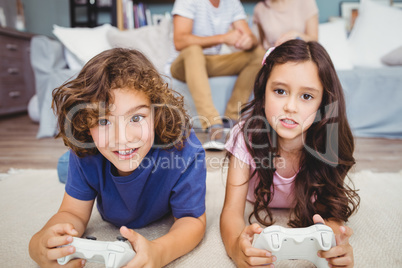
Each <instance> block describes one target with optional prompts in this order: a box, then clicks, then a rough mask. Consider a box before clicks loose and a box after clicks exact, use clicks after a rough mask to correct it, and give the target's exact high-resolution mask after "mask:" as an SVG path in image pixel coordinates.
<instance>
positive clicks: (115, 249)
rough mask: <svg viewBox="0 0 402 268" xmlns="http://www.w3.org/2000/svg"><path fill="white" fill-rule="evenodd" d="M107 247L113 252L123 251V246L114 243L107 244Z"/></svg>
mask: <svg viewBox="0 0 402 268" xmlns="http://www.w3.org/2000/svg"><path fill="white" fill-rule="evenodd" d="M107 249H108V250H112V251H115V252H122V253H123V252H124V247H121V246H118V245H114V244H109V245H107Z"/></svg>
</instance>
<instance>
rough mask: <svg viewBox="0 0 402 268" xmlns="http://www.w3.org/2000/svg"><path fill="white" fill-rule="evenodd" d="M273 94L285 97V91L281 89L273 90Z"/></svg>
mask: <svg viewBox="0 0 402 268" xmlns="http://www.w3.org/2000/svg"><path fill="white" fill-rule="evenodd" d="M274 92H275V93H276V94H278V95H285V93H286V92H285V90H283V89H275V90H274Z"/></svg>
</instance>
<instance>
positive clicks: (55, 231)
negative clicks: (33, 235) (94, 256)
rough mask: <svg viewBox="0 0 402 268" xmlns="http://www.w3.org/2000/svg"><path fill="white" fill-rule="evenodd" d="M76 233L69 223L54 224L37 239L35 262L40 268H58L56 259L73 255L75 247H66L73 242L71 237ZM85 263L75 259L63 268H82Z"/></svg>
mask: <svg viewBox="0 0 402 268" xmlns="http://www.w3.org/2000/svg"><path fill="white" fill-rule="evenodd" d="M77 235H78V232H77V231H76V230H75V229H74V226H73V225H72V224H69V223H65V224H56V225H53V226H51V227H50V228H48V229H47V230H45V231H44V232H43V233H42V234H41V235H40V238H39V240H38V241H39V244H38V245H37V246H35V245H33V246H32V247H36V254H35V255H36V256H37V257H38V259H37V260H36V261H37V262H38V264H39V265H40V267H60V265H59V264H58V263H57V259H58V258H61V257H65V256H67V255H70V254H73V253H74V252H75V247H73V246H66V247H60V246H62V245H67V244H69V243H71V242H72V241H73V236H77ZM84 265H85V261H84V260H82V259H75V260H71V261H69V262H68V263H67V264H66V265H65V266H64V267H66V268H67V267H68V268H70V267H84Z"/></svg>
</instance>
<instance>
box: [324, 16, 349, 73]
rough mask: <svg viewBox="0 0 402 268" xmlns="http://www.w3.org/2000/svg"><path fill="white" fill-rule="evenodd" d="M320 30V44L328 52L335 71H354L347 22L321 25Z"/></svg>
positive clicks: (339, 21) (338, 21)
mask: <svg viewBox="0 0 402 268" xmlns="http://www.w3.org/2000/svg"><path fill="white" fill-rule="evenodd" d="M318 30H319V34H318V42H320V44H321V45H322V46H323V47H324V48H325V49H326V50H327V52H328V54H329V56H330V57H331V60H332V62H333V64H334V66H335V69H336V70H351V69H353V63H352V60H351V58H350V49H349V44H348V40H347V33H346V24H345V21H344V20H337V21H334V22H327V23H320V25H319V26H318Z"/></svg>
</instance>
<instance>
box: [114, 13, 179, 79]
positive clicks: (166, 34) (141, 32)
mask: <svg viewBox="0 0 402 268" xmlns="http://www.w3.org/2000/svg"><path fill="white" fill-rule="evenodd" d="M171 27H172V22H171V21H170V20H163V21H162V22H161V23H160V24H158V25H152V26H144V27H141V28H137V29H131V30H126V31H120V30H118V29H116V28H114V29H110V30H109V31H108V33H107V39H108V40H109V43H110V44H111V46H112V47H122V48H130V49H137V50H139V51H140V52H142V53H143V54H144V55H145V56H146V57H147V58H148V59H149V60H150V61H151V62H152V63H153V64H154V66H155V67H156V69H157V70H158V71H159V72H161V73H164V66H165V64H166V62H167V60H168V58H169V53H170V49H171V48H172V46H173V41H172V36H171Z"/></svg>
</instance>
